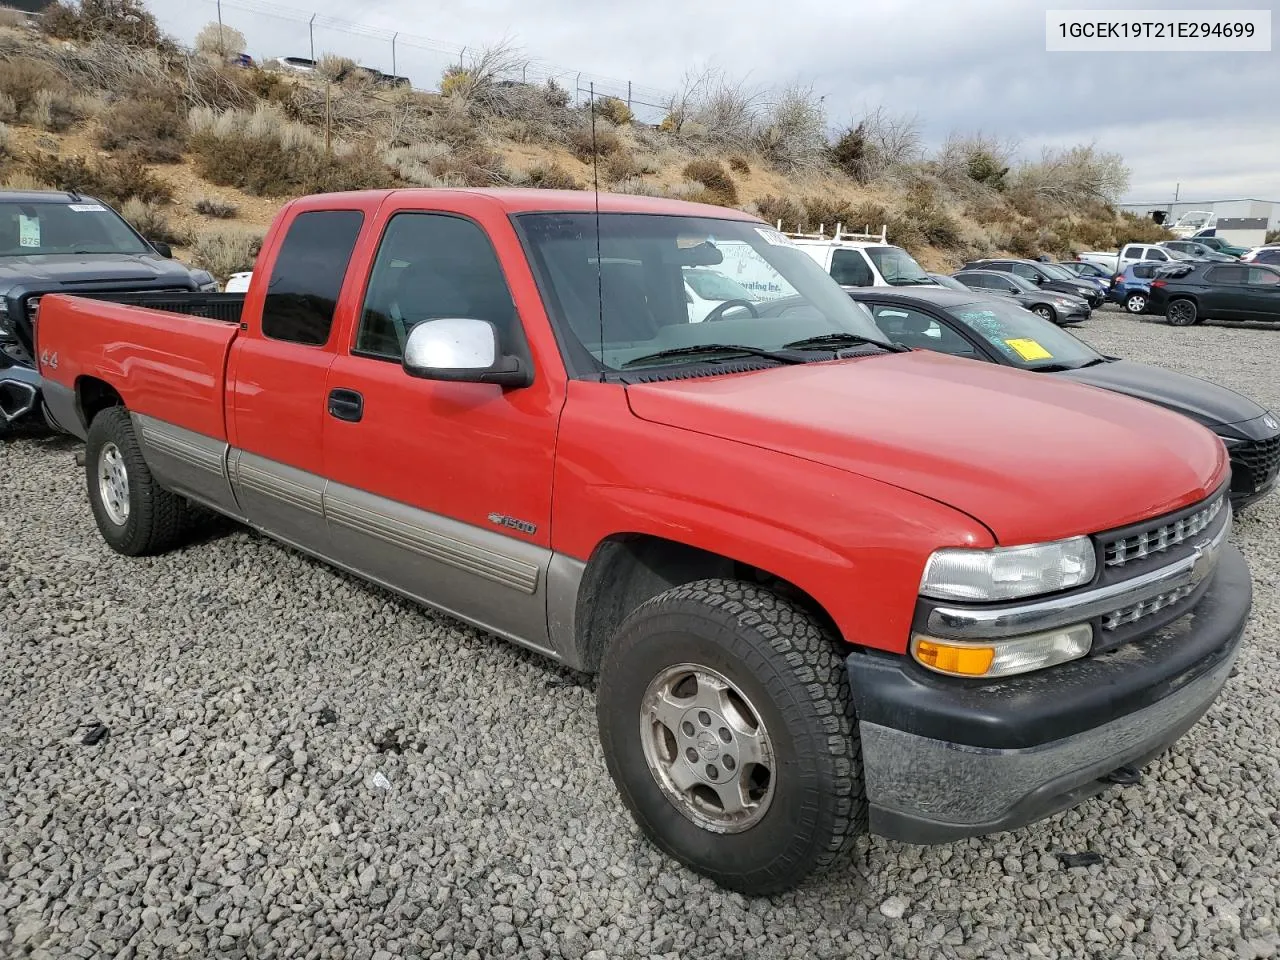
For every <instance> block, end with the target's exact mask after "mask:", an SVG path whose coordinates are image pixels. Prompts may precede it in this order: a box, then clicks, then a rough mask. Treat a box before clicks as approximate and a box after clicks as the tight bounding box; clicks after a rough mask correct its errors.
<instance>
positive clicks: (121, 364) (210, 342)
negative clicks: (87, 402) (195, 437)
mask: <svg viewBox="0 0 1280 960" xmlns="http://www.w3.org/2000/svg"><path fill="white" fill-rule="evenodd" d="M243 303H244V297H243V296H241V295H240V294H208V293H192V294H182V293H176V294H175V293H120V294H99V295H96V296H94V297H92V298H90V297H73V296H67V295H65V294H49V295H47V296H45V297H44V298H42V299H41V302H40V313H39V320H38V323H37V324H36V350H37V354H36V355H37V357H38V358H39V363H40V374H41V376H42V377H43V378H44V379H45V380H46V382H49V383H55V384H58V385H60V386H61V387H63V388H65V389H67V390H70V391H75V390H76V388H77V386H78V385H80V384H81V382H82V381H83V380H84V379H85V378H91V379H94V380H100V381H103V382H104V383H106V384H109V385H110V386H111V388H112V389H114V390H115V391H116V392H117V393H118V394H119V395H120V397H121V399H122V400H123V401H124V403H125V405H126V406H127V407H128V408H129V409H130V410H131V411H132V412H134V413H141V414H148V415H151V416H155V417H160V418H162V419H164V420H166V421H167V422H169V423H173V424H175V425H177V426H180V427H185V428H186V429H188V430H194V431H196V432H197V433H201V434H204V435H205V436H208V437H217V438H222V439H225V438H226V413H225V399H224V388H225V383H226V371H227V357H228V355H229V353H230V350H231V344H232V343H233V342H234V341H235V338H236V335H237V333H239V330H240V311H241V307H242V306H243ZM67 426H69V425H67Z"/></svg>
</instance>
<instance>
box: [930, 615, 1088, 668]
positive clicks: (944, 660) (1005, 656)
mask: <svg viewBox="0 0 1280 960" xmlns="http://www.w3.org/2000/svg"><path fill="white" fill-rule="evenodd" d="M1092 646H1093V627H1092V626H1090V625H1089V624H1087V623H1079V624H1076V625H1075V626H1072V627H1059V628H1058V629H1057V630H1046V631H1045V632H1044V633H1033V634H1030V635H1029V636H1025V637H1013V638H1010V639H1008V640H988V641H981V642H976V643H975V642H965V643H962V642H959V641H955V640H939V639H936V638H934V637H928V636H924V635H922V634H916V635H915V636H913V637H912V638H911V655H912V656H913V657H915V658H916V662H918V663H919V664H920V665H921V666H922V667H925V668H926V669H929V670H932V671H934V672H935V673H945V674H948V675H950V676H956V677H1008V676H1012V675H1013V674H1015V673H1029V672H1031V671H1032V670H1043V669H1044V668H1045V667H1052V666H1054V665H1055V664H1059V663H1066V662H1067V661H1068V660H1078V659H1080V658H1081V657H1083V656H1084V655H1085V654H1086V653H1088V652H1089V650H1090V648H1091V647H1092Z"/></svg>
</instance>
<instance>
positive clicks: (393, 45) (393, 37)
mask: <svg viewBox="0 0 1280 960" xmlns="http://www.w3.org/2000/svg"><path fill="white" fill-rule="evenodd" d="M398 36H400V31H399V30H397V31H396V32H395V33H393V34H392V35H391V75H392V76H393V77H394V76H396V73H397V71H396V37H398Z"/></svg>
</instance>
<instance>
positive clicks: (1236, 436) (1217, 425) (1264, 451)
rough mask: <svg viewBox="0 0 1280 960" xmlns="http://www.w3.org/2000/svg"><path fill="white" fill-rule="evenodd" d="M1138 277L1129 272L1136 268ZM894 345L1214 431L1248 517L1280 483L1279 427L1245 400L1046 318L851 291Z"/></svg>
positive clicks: (965, 301) (1235, 496) (916, 296)
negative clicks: (1053, 382) (1066, 383)
mask: <svg viewBox="0 0 1280 960" xmlns="http://www.w3.org/2000/svg"><path fill="white" fill-rule="evenodd" d="M1130 269H1132V268H1130ZM849 296H851V297H853V298H854V299H855V300H857V301H858V302H859V303H862V304H865V305H866V306H867V307H868V308H869V309H870V310H871V312H872V314H873V316H874V317H875V321H876V325H877V326H878V327H879V328H880V329H881V330H883V331H884V333H885V336H887V337H889V338H890V339H892V340H893V341H894V342H896V343H901V344H902V345H903V346H908V347H912V348H916V349H924V350H937V351H938V352H940V353H949V354H951V355H952V356H957V357H968V358H971V359H975V360H985V361H987V362H989V363H998V364H1003V365H1005V366H1010V367H1017V368H1018V369H1020V370H1030V371H1031V372H1033V373H1044V374H1051V375H1053V376H1056V377H1061V378H1064V379H1068V380H1072V381H1074V382H1076V383H1084V384H1088V385H1089V386H1093V387H1100V388H1102V389H1103V390H1110V391H1112V392H1113V393H1121V394H1124V395H1125V396H1129V397H1135V398H1137V399H1139V400H1146V401H1147V402H1149V403H1154V404H1156V405H1157V406H1161V407H1164V408H1165V409H1167V410H1173V411H1174V412H1176V413H1180V414H1182V415H1183V416H1185V417H1190V418H1191V419H1192V420H1194V421H1196V422H1197V423H1199V424H1201V425H1202V426H1204V427H1207V428H1208V429H1210V430H1212V431H1213V432H1214V433H1216V434H1217V435H1218V437H1219V438H1221V440H1222V442H1223V443H1224V444H1225V445H1226V447H1227V452H1228V454H1229V455H1230V457H1231V503H1232V506H1233V507H1235V508H1236V509H1237V510H1242V509H1244V508H1245V507H1247V506H1249V505H1250V504H1252V503H1254V502H1256V501H1258V500H1260V499H1261V498H1262V497H1264V496H1266V495H1267V494H1268V493H1270V492H1271V491H1272V490H1273V489H1274V488H1275V486H1276V478H1277V476H1278V475H1280V419H1278V418H1277V417H1276V416H1275V415H1274V414H1272V413H1271V412H1270V411H1268V410H1267V409H1265V408H1264V407H1261V406H1259V405H1258V404H1257V403H1255V402H1254V401H1252V400H1250V399H1249V398H1248V397H1244V396H1241V395H1240V394H1238V393H1236V392H1235V391H1233V390H1228V389H1227V388H1226V387H1223V386H1219V385H1218V384H1216V383H1213V382H1211V381H1208V380H1202V379H1200V378H1199V377H1191V376H1187V375H1186V374H1184V373H1176V372H1174V371H1172V370H1166V369H1164V368H1163V367H1157V366H1152V365H1151V364H1146V363H1138V362H1136V361H1134V360H1122V359H1120V358H1118V357H1110V356H1107V355H1105V354H1101V353H1099V352H1098V351H1096V350H1094V349H1093V348H1092V347H1090V346H1089V345H1088V344H1086V343H1085V342H1084V341H1082V340H1078V339H1077V338H1075V337H1073V336H1072V335H1071V334H1070V333H1067V332H1066V331H1065V330H1060V329H1058V328H1057V327H1056V326H1054V325H1053V324H1050V323H1047V322H1046V321H1045V320H1044V319H1043V318H1042V317H1038V316H1033V315H1031V314H1030V313H1028V312H1027V311H1025V310H1023V309H1020V308H1017V307H1014V306H1012V305H1010V303H1009V302H1008V301H1003V300H993V301H991V302H988V301H985V300H982V299H975V298H974V296H973V294H972V292H971V293H969V294H968V296H964V295H958V294H955V293H953V292H951V291H949V290H948V291H941V290H932V289H929V288H927V287H922V288H920V289H919V290H893V291H880V290H851V291H849Z"/></svg>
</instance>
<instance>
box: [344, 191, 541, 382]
mask: <svg viewBox="0 0 1280 960" xmlns="http://www.w3.org/2000/svg"><path fill="white" fill-rule="evenodd" d="M443 317H466V318H469V319H474V320H488V321H489V322H490V323H492V324H493V325H494V326H495V327H496V328H497V330H498V338H499V341H500V343H501V344H502V348H503V350H504V352H507V353H515V352H519V351H518V345H519V343H520V342H521V338H520V337H519V335H518V333H517V331H516V327H517V324H516V308H515V304H514V303H513V302H512V300H511V292H510V291H509V290H508V289H507V281H506V278H505V277H503V275H502V268H501V267H500V266H499V265H498V257H497V255H496V254H495V253H494V252H493V247H492V246H491V245H490V244H489V238H488V237H486V236H485V234H484V231H482V230H481V229H480V228H479V227H478V226H476V225H475V224H474V223H472V222H471V221H470V220H464V219H462V218H461V217H450V216H445V215H443V214H437V213H399V214H396V215H395V216H394V217H392V218H391V222H390V223H389V224H388V225H387V230H386V233H384V234H383V237H382V243H381V245H380V246H379V247H378V255H377V257H376V259H375V260H374V263H373V274H372V275H371V276H370V277H369V290H368V292H367V293H366V295H365V303H364V310H363V312H362V313H361V315H360V329H359V330H358V332H357V333H356V350H357V351H359V352H360V353H365V354H371V355H373V356H376V357H385V358H387V359H391V360H400V359H401V358H402V357H403V356H404V345H405V341H406V340H407V339H408V337H409V331H410V330H412V329H413V328H414V326H416V325H417V324H419V323H421V322H422V321H423V320H438V319H441V318H443Z"/></svg>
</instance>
